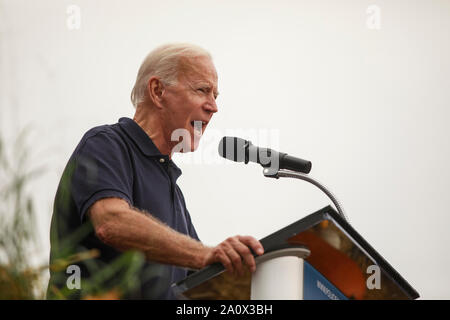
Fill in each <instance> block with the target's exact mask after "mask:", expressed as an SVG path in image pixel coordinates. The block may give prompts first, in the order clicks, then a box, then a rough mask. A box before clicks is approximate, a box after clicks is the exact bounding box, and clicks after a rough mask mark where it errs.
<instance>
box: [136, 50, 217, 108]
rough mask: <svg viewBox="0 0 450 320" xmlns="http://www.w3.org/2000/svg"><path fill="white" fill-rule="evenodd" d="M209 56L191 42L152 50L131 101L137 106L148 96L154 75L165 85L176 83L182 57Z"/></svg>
mask: <svg viewBox="0 0 450 320" xmlns="http://www.w3.org/2000/svg"><path fill="white" fill-rule="evenodd" d="M183 57H184V58H195V57H208V58H210V59H212V57H211V54H210V53H209V52H208V51H206V50H205V49H203V48H201V47H199V46H197V45H194V44H190V43H170V44H165V45H162V46H160V47H158V48H156V49H154V50H153V51H151V52H150V53H149V54H148V55H147V57H146V58H145V59H144V61H143V62H142V64H141V67H140V68H139V72H138V75H137V77H136V83H135V84H134V88H133V90H132V91H131V102H132V103H133V105H134V107H135V108H136V107H137V106H138V105H139V104H140V103H141V102H144V101H145V99H146V96H147V85H148V81H149V80H150V78H151V77H152V76H157V77H159V78H160V80H161V81H162V83H163V84H165V85H169V86H170V85H176V84H177V81H178V73H179V71H180V63H179V61H180V58H183Z"/></svg>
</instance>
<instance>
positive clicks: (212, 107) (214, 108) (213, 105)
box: [204, 98, 219, 113]
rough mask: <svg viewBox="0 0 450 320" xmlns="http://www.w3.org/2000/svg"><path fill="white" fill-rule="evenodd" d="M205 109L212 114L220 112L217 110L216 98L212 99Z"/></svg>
mask: <svg viewBox="0 0 450 320" xmlns="http://www.w3.org/2000/svg"><path fill="white" fill-rule="evenodd" d="M204 109H205V110H206V111H208V112H211V113H216V112H217V111H219V109H218V108H217V104H216V100H215V99H214V98H213V99H210V100H209V101H208V103H206V104H205V105H204Z"/></svg>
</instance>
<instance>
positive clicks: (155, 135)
mask: <svg viewBox="0 0 450 320" xmlns="http://www.w3.org/2000/svg"><path fill="white" fill-rule="evenodd" d="M150 109H151V108H150V107H149V106H146V105H143V104H141V105H139V106H138V107H137V108H136V112H135V114H134V117H133V120H134V121H135V122H136V123H137V124H138V125H139V126H140V127H141V128H142V130H144V131H145V133H146V134H147V135H148V136H149V137H150V139H152V141H153V143H154V145H155V146H156V148H158V150H159V152H161V154H164V155H168V156H169V158H171V151H172V145H171V143H170V142H169V141H167V139H166V137H164V128H163V127H162V126H161V121H160V120H159V119H158V117H157V115H156V114H155V113H152V112H151V111H150Z"/></svg>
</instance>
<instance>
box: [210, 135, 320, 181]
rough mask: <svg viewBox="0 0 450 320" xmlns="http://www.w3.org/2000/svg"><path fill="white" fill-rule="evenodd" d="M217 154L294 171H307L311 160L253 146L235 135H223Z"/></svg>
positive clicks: (229, 158)
mask: <svg viewBox="0 0 450 320" xmlns="http://www.w3.org/2000/svg"><path fill="white" fill-rule="evenodd" d="M219 154H220V156H222V157H224V158H225V159H228V160H232V161H236V162H244V163H245V164H247V163H248V162H249V161H250V162H256V163H259V164H260V165H261V166H263V167H264V168H266V167H271V168H273V169H276V170H279V169H287V170H291V171H296V172H303V173H309V172H310V171H311V166H312V164H311V161H307V160H303V159H300V158H296V157H292V156H290V155H288V154H287V153H283V152H278V151H275V150H272V149H269V148H260V147H257V146H254V145H253V144H252V143H251V141H248V140H244V139H241V138H237V137H223V138H222V140H220V143H219Z"/></svg>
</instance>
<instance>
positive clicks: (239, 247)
mask: <svg viewBox="0 0 450 320" xmlns="http://www.w3.org/2000/svg"><path fill="white" fill-rule="evenodd" d="M234 247H235V249H236V251H237V252H238V253H239V254H240V256H241V257H242V259H243V260H244V262H245V264H246V265H247V266H248V268H249V269H250V271H251V272H255V270H256V262H255V258H253V254H252V253H251V251H250V249H249V247H248V246H247V245H245V244H244V243H242V242H240V241H236V242H235V243H234Z"/></svg>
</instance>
